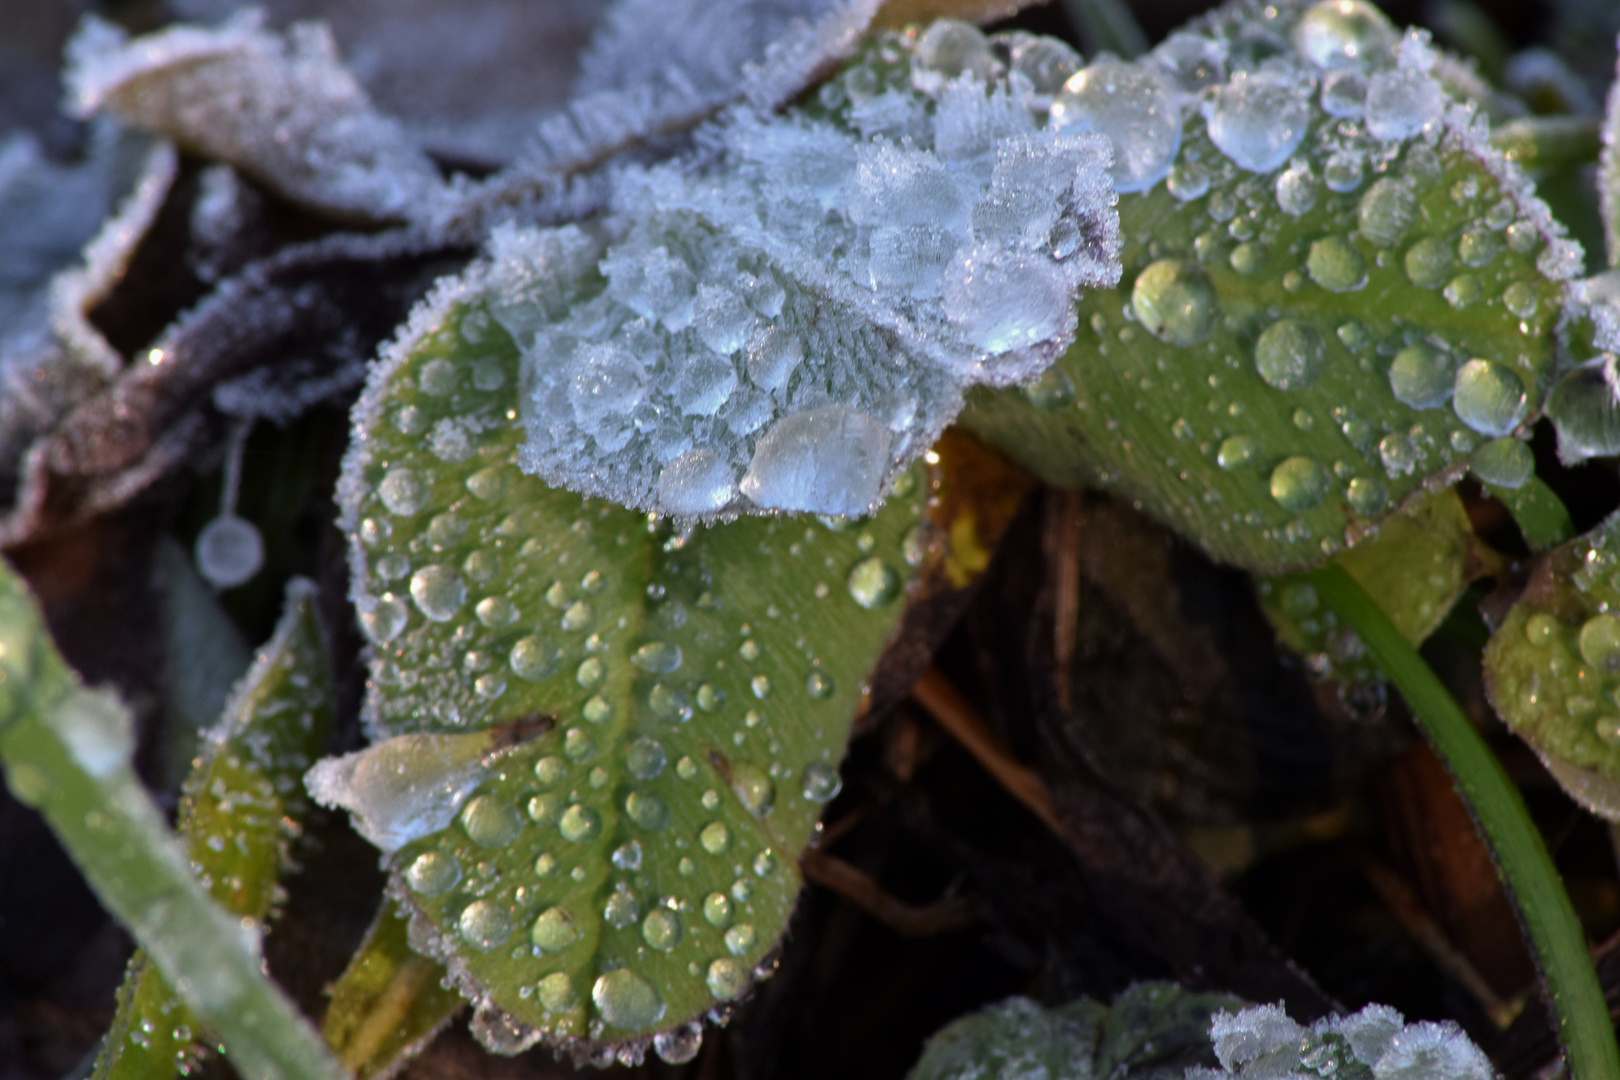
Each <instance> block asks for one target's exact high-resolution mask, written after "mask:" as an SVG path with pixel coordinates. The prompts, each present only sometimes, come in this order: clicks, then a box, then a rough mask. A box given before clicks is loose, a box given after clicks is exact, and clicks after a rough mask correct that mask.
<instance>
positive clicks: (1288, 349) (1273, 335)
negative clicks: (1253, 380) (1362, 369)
mask: <svg viewBox="0 0 1620 1080" xmlns="http://www.w3.org/2000/svg"><path fill="white" fill-rule="evenodd" d="M1326 365H1327V346H1326V345H1325V344H1323V342H1322V338H1321V336H1320V335H1318V334H1317V332H1316V331H1315V330H1312V329H1311V328H1310V327H1309V326H1306V325H1305V324H1304V323H1300V322H1295V321H1294V320H1293V319H1278V320H1277V321H1276V322H1274V323H1272V324H1271V325H1270V326H1268V327H1266V328H1265V330H1264V331H1262V332H1261V334H1260V338H1259V340H1258V341H1256V342H1255V346H1254V366H1255V368H1256V370H1258V371H1259V372H1260V377H1261V378H1262V379H1264V380H1265V381H1266V383H1267V384H1268V385H1270V386H1274V387H1276V388H1277V389H1278V390H1303V389H1305V388H1306V387H1308V386H1310V385H1311V384H1313V383H1314V382H1316V380H1317V378H1318V377H1319V376H1320V375H1321V374H1322V369H1323V368H1324V367H1325V366H1326Z"/></svg>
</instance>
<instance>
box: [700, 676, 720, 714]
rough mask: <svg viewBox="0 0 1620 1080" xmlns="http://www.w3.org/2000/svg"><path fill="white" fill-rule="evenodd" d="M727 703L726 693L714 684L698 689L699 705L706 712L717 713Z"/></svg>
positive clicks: (705, 684)
mask: <svg viewBox="0 0 1620 1080" xmlns="http://www.w3.org/2000/svg"><path fill="white" fill-rule="evenodd" d="M725 703H726V692H725V691H724V690H722V689H720V688H719V687H718V686H715V685H714V684H713V683H704V684H703V685H701V686H699V687H698V688H697V705H698V708H700V709H702V710H703V711H704V712H717V711H719V709H720V708H721V707H722V706H723V705H725Z"/></svg>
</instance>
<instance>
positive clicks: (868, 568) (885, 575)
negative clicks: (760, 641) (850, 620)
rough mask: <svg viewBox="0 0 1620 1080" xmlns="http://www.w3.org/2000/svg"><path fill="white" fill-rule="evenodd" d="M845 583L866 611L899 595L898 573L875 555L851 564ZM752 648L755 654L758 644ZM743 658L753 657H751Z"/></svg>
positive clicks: (885, 605) (852, 596) (881, 605)
mask: <svg viewBox="0 0 1620 1080" xmlns="http://www.w3.org/2000/svg"><path fill="white" fill-rule="evenodd" d="M846 584H847V586H848V588H849V595H850V597H851V598H852V599H853V600H854V601H855V602H856V603H857V604H859V605H860V606H861V607H863V608H866V609H867V610H868V611H875V610H876V609H878V608H881V607H887V606H888V605H889V604H890V603H892V602H893V601H894V599H895V598H896V597H897V596H899V595H900V575H899V574H897V573H895V572H894V570H893V569H892V568H891V567H890V566H889V564H888V563H886V562H884V561H883V560H882V559H881V558H880V557H878V556H876V555H874V556H872V557H871V558H869V559H862V560H861V561H860V562H858V563H856V564H855V565H854V566H852V567H851V568H850V571H849V578H848V580H847V582H846ZM751 643H752V639H750V640H749V641H748V642H744V643H743V645H744V648H746V647H747V646H748V645H749V644H751ZM754 648H755V656H757V655H758V651H757V650H758V646H757V645H756V646H755V647H754ZM745 658H746V659H753V657H745Z"/></svg>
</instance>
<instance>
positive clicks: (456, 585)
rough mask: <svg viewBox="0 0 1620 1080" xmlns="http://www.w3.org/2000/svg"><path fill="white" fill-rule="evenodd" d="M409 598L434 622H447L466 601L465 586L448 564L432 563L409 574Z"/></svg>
mask: <svg viewBox="0 0 1620 1080" xmlns="http://www.w3.org/2000/svg"><path fill="white" fill-rule="evenodd" d="M411 599H412V600H414V601H416V608H417V610H418V611H420V612H421V613H422V614H423V615H426V616H427V617H428V618H429V619H431V620H433V621H434V622H448V621H449V620H450V619H452V618H454V617H455V614H456V612H458V611H460V610H461V605H462V604H464V603H466V602H467V586H466V585H465V584H463V582H462V580H461V578H460V576H459V575H458V574H457V573H456V572H455V571H454V570H452V569H450V568H449V567H448V566H440V565H439V564H438V563H433V564H431V565H428V566H424V567H422V569H420V570H418V571H417V572H416V573H414V574H412V575H411Z"/></svg>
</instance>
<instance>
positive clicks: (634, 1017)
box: [591, 968, 666, 1031]
mask: <svg viewBox="0 0 1620 1080" xmlns="http://www.w3.org/2000/svg"><path fill="white" fill-rule="evenodd" d="M591 1000H592V1001H594V1002H595V1003H596V1008H597V1010H598V1011H599V1012H600V1013H601V1014H602V1018H603V1019H604V1020H606V1021H607V1022H608V1023H609V1024H612V1025H613V1026H614V1027H621V1028H627V1029H629V1030H632V1031H634V1030H637V1029H640V1028H644V1027H647V1026H648V1025H650V1024H656V1023H657V1022H658V1021H659V1020H661V1019H662V1018H663V1016H664V1011H665V1009H666V1006H665V1005H664V1001H663V999H662V998H660V997H659V996H658V991H657V990H654V989H653V985H652V983H650V982H648V981H647V980H646V979H643V978H642V977H641V976H640V975H637V974H636V973H635V972H633V971H631V970H630V969H629V968H619V969H618V970H617V971H610V972H608V973H607V974H606V975H599V976H597V979H596V982H595V984H593V985H592V987H591Z"/></svg>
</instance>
